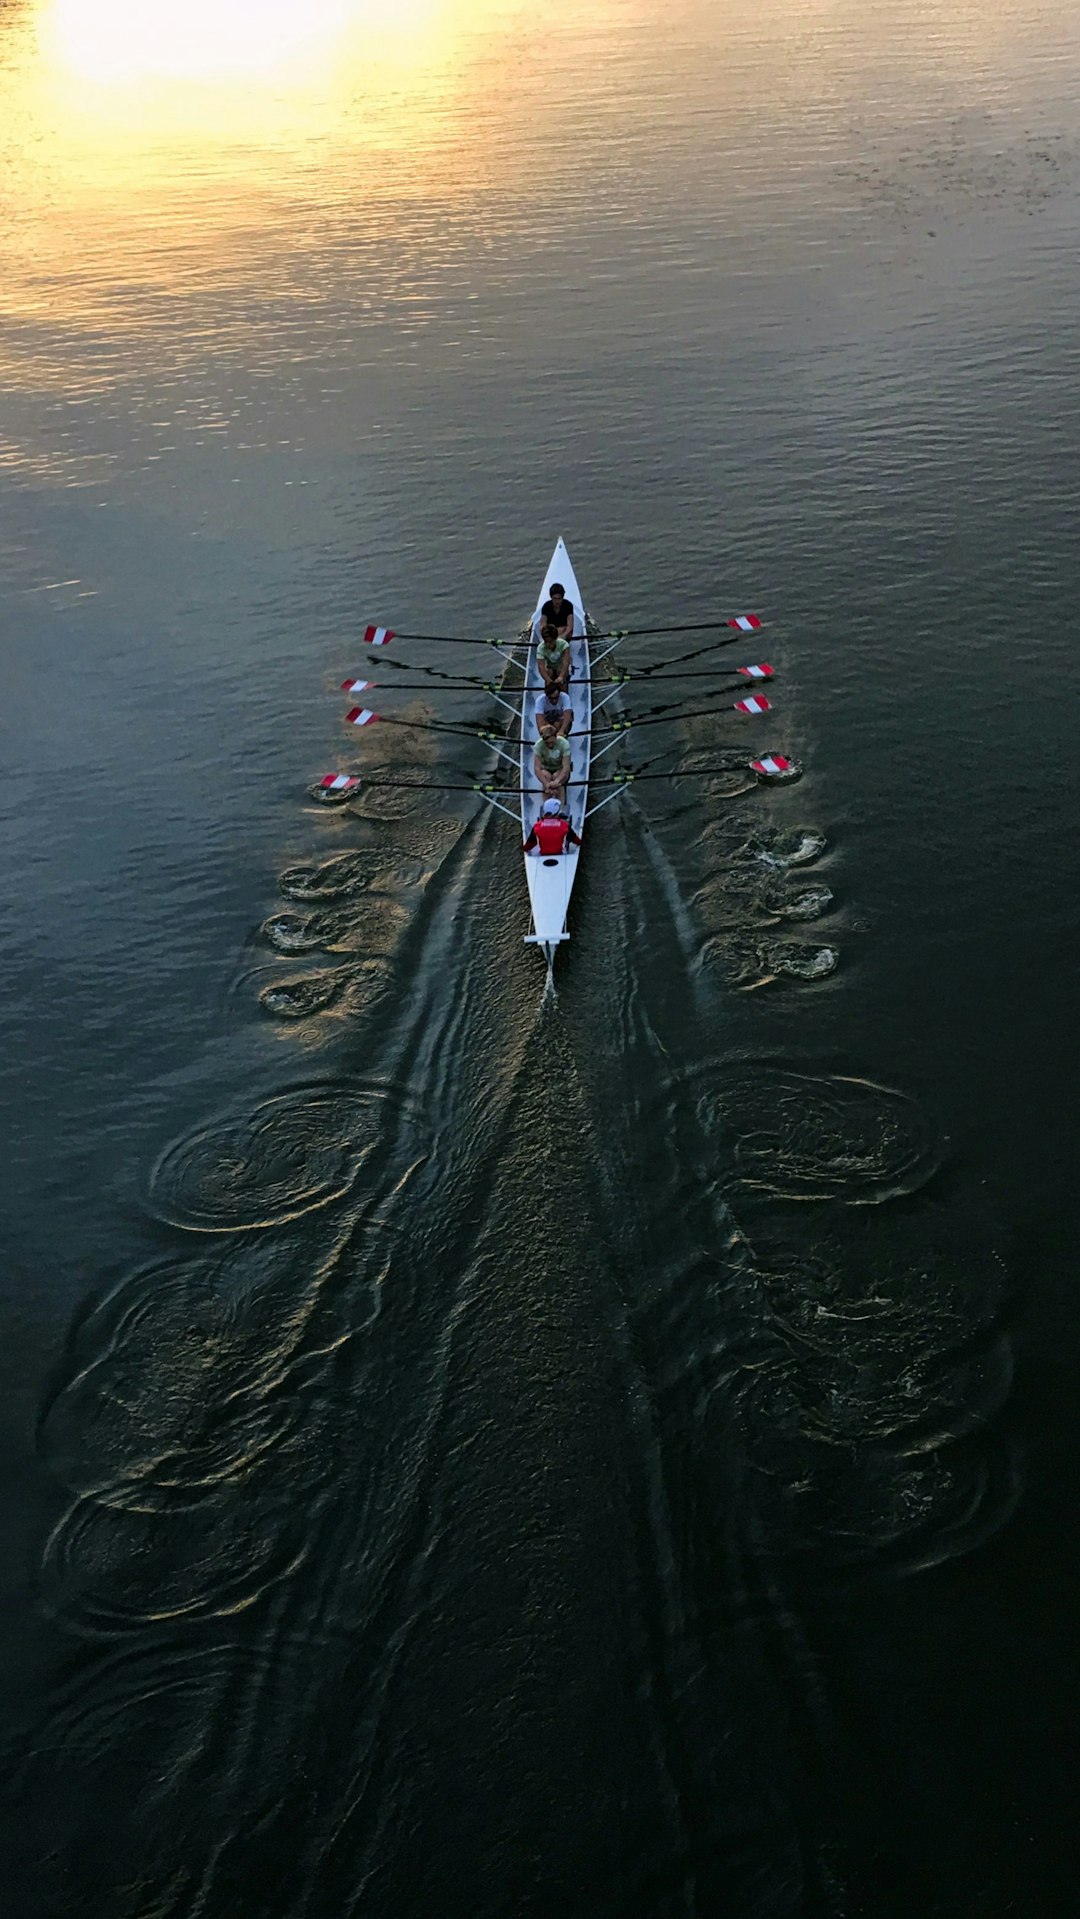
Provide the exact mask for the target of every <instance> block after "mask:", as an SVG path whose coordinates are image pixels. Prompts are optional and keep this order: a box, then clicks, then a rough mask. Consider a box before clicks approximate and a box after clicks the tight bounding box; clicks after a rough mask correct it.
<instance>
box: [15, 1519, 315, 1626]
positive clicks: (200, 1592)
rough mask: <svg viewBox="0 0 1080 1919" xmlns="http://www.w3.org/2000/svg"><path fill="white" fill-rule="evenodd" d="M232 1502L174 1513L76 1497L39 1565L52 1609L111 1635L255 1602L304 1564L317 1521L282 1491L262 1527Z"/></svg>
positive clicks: (222, 1613) (221, 1613)
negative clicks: (242, 1520)
mask: <svg viewBox="0 0 1080 1919" xmlns="http://www.w3.org/2000/svg"><path fill="white" fill-rule="evenodd" d="M231 1506H232V1502H226V1501H217V1502H214V1503H212V1504H210V1505H208V1506H207V1507H205V1508H203V1509H200V1510H195V1511H193V1510H190V1509H186V1510H180V1511H172V1512H170V1513H169V1515H168V1518H167V1520H166V1519H163V1518H162V1517H161V1516H160V1515H159V1514H158V1513H157V1512H148V1513H147V1512H139V1511H133V1510H132V1509H131V1508H129V1507H126V1506H120V1507H118V1506H113V1505H111V1504H109V1503H108V1501H105V1500H102V1499H97V1498H80V1499H77V1500H76V1501H75V1502H74V1503H73V1504H72V1505H71V1506H70V1507H69V1508H68V1511H67V1512H66V1513H65V1514H64V1516H63V1518H62V1519H61V1520H60V1522H59V1524H58V1525H57V1527H56V1528H55V1530H54V1532H53V1534H52V1537H51V1538H50V1540H49V1542H48V1545H47V1546H46V1549H45V1553H44V1555H43V1559H42V1565H41V1580H42V1593H43V1598H44V1602H45V1607H46V1610H47V1611H48V1612H49V1613H50V1615H51V1616H53V1617H54V1618H57V1619H59V1620H60V1621H61V1622H62V1623H63V1624H64V1625H65V1626H66V1627H67V1628H68V1629H69V1630H71V1631H75V1632H79V1633H83V1634H86V1635H89V1636H96V1635H99V1634H100V1635H103V1636H106V1637H111V1636H112V1635H113V1634H114V1633H116V1632H118V1631H124V1630H130V1629H132V1628H136V1627H140V1626H146V1625H151V1624H160V1623H163V1622H165V1621H167V1620H174V1619H180V1618H187V1619H191V1618H223V1617H226V1616H230V1615H233V1614H235V1613H238V1612H240V1611H243V1610H244V1609H246V1608H247V1607H248V1606H251V1605H254V1604H255V1603H256V1601H257V1600H259V1599H260V1598H261V1597H262V1595H263V1594H265V1593H267V1592H268V1591H269V1590H270V1589H271V1588H272V1587H275V1586H278V1585H280V1584H281V1582H282V1581H283V1580H287V1579H289V1578H291V1577H292V1575H293V1574H294V1573H295V1572H296V1571H297V1569H298V1568H299V1566H300V1565H301V1564H302V1563H303V1560H304V1558H305V1556H306V1554H307V1551H308V1547H309V1540H310V1521H309V1518H308V1516H307V1514H306V1512H304V1511H301V1510H297V1509H296V1508H295V1507H294V1508H293V1509H292V1510H290V1509H289V1505H288V1502H287V1501H286V1500H285V1499H284V1498H283V1500H282V1503H281V1507H280V1510H279V1512H278V1513H277V1514H276V1520H277V1523H276V1524H275V1525H273V1526H267V1527H266V1528H265V1529H264V1530H263V1531H262V1532H261V1533H260V1532H258V1531H256V1530H253V1529H249V1528H247V1527H245V1526H243V1525H241V1524H238V1523H237V1519H236V1515H235V1512H234V1511H232V1510H231Z"/></svg>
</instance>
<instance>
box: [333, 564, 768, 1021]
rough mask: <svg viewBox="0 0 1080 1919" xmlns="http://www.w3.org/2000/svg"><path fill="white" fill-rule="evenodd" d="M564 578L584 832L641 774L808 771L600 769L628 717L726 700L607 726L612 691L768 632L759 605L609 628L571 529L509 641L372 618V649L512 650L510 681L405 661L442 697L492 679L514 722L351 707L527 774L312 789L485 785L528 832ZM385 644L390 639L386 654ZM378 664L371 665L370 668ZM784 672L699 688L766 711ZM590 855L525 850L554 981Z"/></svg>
mask: <svg viewBox="0 0 1080 1919" xmlns="http://www.w3.org/2000/svg"><path fill="white" fill-rule="evenodd" d="M554 581H559V582H560V583H561V585H562V587H563V588H564V591H565V593H566V597H567V599H568V600H569V601H570V602H571V604H572V606H573V608H574V629H573V633H572V635H571V640H570V670H571V677H570V696H571V701H572V705H573V720H572V724H571V733H570V737H571V748H572V758H571V771H570V778H569V781H568V783H567V787H566V797H565V810H566V812H567V813H568V814H569V818H570V824H571V826H572V827H573V829H574V832H575V833H576V834H577V835H578V837H579V839H580V838H581V837H582V835H583V831H584V827H585V823H586V821H587V820H589V819H591V818H592V817H593V816H594V815H595V814H596V813H599V812H600V811H601V809H602V808H603V807H605V806H610V805H611V804H612V802H613V801H614V800H616V799H618V798H620V797H621V796H622V795H623V794H625V793H626V792H627V791H628V790H629V787H630V785H631V783H632V782H634V781H636V780H639V779H646V780H672V779H709V778H711V777H712V776H713V775H714V774H727V773H731V772H736V771H738V770H740V769H742V768H745V769H746V770H748V771H750V772H752V773H753V774H754V775H755V777H756V778H757V779H758V780H759V781H761V782H762V783H766V782H768V783H772V782H775V781H790V780H793V779H798V778H799V776H800V773H801V771H802V768H801V767H800V766H799V764H798V762H797V761H794V760H791V759H789V758H788V757H787V756H786V755H784V754H782V753H773V754H767V755H765V757H764V758H761V759H751V760H747V759H746V758H745V757H744V756H743V755H739V756H738V757H737V758H735V759H734V760H732V759H722V760H718V761H716V762H715V763H713V762H710V763H709V764H707V765H704V766H702V765H696V766H693V767H678V766H675V767H672V766H667V767H665V768H664V769H663V770H662V771H657V770H655V768H652V769H650V762H649V761H646V762H645V766H644V767H638V768H637V769H636V770H633V771H630V772H626V771H623V770H622V769H619V770H617V771H616V772H615V773H614V774H610V773H608V771H607V769H606V768H605V769H604V774H605V775H606V777H604V776H601V777H599V778H598V777H597V772H596V762H597V761H598V760H599V759H601V758H602V757H603V755H604V754H605V753H609V752H611V750H612V749H613V748H614V747H616V746H618V745H620V744H621V742H622V741H623V740H624V739H625V737H626V732H627V728H628V727H629V726H630V725H631V724H632V723H636V724H637V725H639V726H643V727H651V726H657V725H664V724H667V723H669V722H670V720H671V719H672V718H676V717H677V718H680V719H696V718H699V717H703V716H704V715H705V714H710V715H711V714H712V713H713V711H714V709H713V708H712V706H711V705H710V706H707V707H705V708H702V707H700V706H698V707H695V708H693V709H692V710H691V711H690V712H687V711H686V710H685V702H686V699H687V697H690V698H693V697H694V696H693V695H690V696H687V695H685V694H684V695H682V696H681V697H680V698H678V699H676V700H674V701H672V702H669V703H667V704H661V705H659V706H653V707H646V709H645V711H644V713H642V714H640V715H639V716H638V717H637V720H636V722H632V721H631V716H630V715H629V714H628V713H626V712H625V710H623V711H621V712H620V714H619V717H618V718H617V719H612V718H611V717H610V716H606V717H605V719H604V721H603V722H602V724H601V725H600V726H599V727H598V726H597V718H598V715H599V714H600V713H601V712H602V710H603V708H604V707H605V706H607V705H608V704H609V702H610V701H612V700H615V699H618V698H619V697H620V695H621V691H622V688H623V687H624V686H625V683H626V682H627V681H628V680H630V679H637V678H639V677H640V678H642V679H643V680H644V679H647V678H648V677H649V676H650V675H652V674H655V673H658V672H660V671H661V670H663V671H664V672H665V673H666V674H670V673H671V669H672V668H677V667H679V666H680V665H682V664H683V663H684V662H687V661H694V660H698V659H700V658H702V657H703V656H705V655H708V654H712V653H715V652H716V651H717V650H718V649H719V648H720V647H725V646H731V645H734V644H735V643H736V641H738V640H740V639H741V638H742V636H743V635H744V634H748V633H756V632H757V631H758V630H759V628H760V627H761V624H762V622H761V620H760V618H759V617H758V615H757V614H756V613H736V614H727V615H725V616H724V617H723V618H720V619H715V620H704V621H702V620H698V621H692V622H688V623H686V624H681V625H664V626H642V627H633V628H626V627H616V628H614V629H612V630H611V631H610V632H606V633H601V632H600V631H599V629H598V628H597V627H595V626H593V625H592V623H591V621H590V620H589V617H588V615H587V613H586V611H585V607H584V603H583V600H582V594H581V588H580V586H579V585H578V580H577V575H576V574H575V572H574V569H573V566H572V564H571V561H570V555H569V554H568V552H567V550H566V545H565V543H564V541H563V540H562V539H559V540H557V541H556V544H555V551H554V552H553V554H552V556H551V561H550V563H549V565H548V569H547V572H546V573H545V574H544V579H543V584H542V585H541V588H540V593H539V597H538V599H537V603H536V610H535V611H534V613H533V614H532V616H531V618H530V620H529V621H528V622H527V624H526V626H525V627H524V628H523V630H522V632H521V634H520V635H519V637H518V638H517V639H516V640H507V641H504V640H500V639H498V638H489V639H486V640H481V639H480V638H479V636H477V635H471V636H470V635H465V634H455V633H411V632H410V633H402V632H395V630H394V629H392V628H390V627H387V626H376V625H369V626H367V627H366V628H365V629H364V633H363V641H364V643H365V644H366V645H367V646H369V647H371V649H372V654H371V658H372V659H374V658H375V657H378V658H379V659H380V660H381V659H384V658H385V655H384V653H383V652H382V649H383V648H385V647H387V646H389V644H390V642H391V641H392V640H394V639H395V638H397V639H398V640H406V641H417V642H423V643H428V642H431V643H439V644H440V645H450V646H476V645H481V644H482V645H487V646H489V647H491V648H493V649H494V650H495V651H496V652H497V653H499V654H501V656H502V658H503V660H504V662H505V664H506V669H507V671H508V672H509V673H511V674H513V675H514V676H515V678H514V679H513V680H512V681H508V680H507V679H506V678H505V677H504V679H503V681H502V683H501V684H499V685H497V684H496V683H495V682H494V681H493V680H489V679H481V678H479V677H477V676H476V675H474V674H459V673H453V672H444V671H443V670H442V668H440V667H435V666H429V665H428V664H426V663H425V662H422V661H418V662H415V663H412V664H406V663H405V662H400V665H402V666H404V667H405V671H406V672H410V671H411V672H412V673H413V675H414V677H413V678H411V679H408V680H397V682H396V683H397V686H398V687H399V688H400V690H401V691H402V692H405V691H409V692H419V691H421V690H423V691H424V692H425V693H426V694H428V695H431V696H432V697H434V695H435V694H436V693H439V692H445V693H447V694H448V695H451V696H453V697H457V694H458V689H459V688H460V687H462V686H472V687H476V688H477V689H482V690H483V691H484V692H486V693H487V694H488V695H489V696H490V697H492V698H494V700H495V701H496V703H497V704H498V705H499V706H501V707H502V708H503V709H504V711H505V712H506V714H507V715H508V716H509V723H508V724H507V723H504V725H503V727H502V728H498V727H482V728H479V729H477V728H476V727H474V726H470V725H467V724H464V725H463V724H460V723H455V722H452V721H446V720H416V719H409V718H405V717H404V716H402V715H397V716H395V715H393V714H380V713H377V712H375V711H374V709H373V708H371V707H368V706H364V707H360V706H357V707H354V708H353V709H352V710H351V711H350V712H349V713H347V714H346V716H345V717H346V720H347V722H348V723H349V724H350V725H353V726H362V727H367V726H371V725H372V724H373V723H374V722H376V721H378V720H380V719H382V720H384V721H385V722H386V723H387V724H389V725H391V726H395V727H402V728H405V729H407V730H410V731H412V730H421V731H427V732H434V733H443V734H466V735H467V736H469V737H471V738H479V739H481V740H483V741H484V742H485V743H486V744H487V745H488V746H489V747H490V748H491V749H492V751H493V752H494V754H495V756H496V758H497V759H498V760H501V761H503V762H505V763H506V764H507V765H508V766H510V767H511V768H512V769H513V777H514V779H515V780H516V782H517V784H516V785H511V784H510V783H509V782H508V779H507V775H506V773H505V772H503V773H501V774H499V773H498V772H497V774H496V777H494V778H487V779H481V780H475V781H473V782H472V783H471V784H470V785H464V784H462V782H461V781H455V780H450V781H438V782H436V781H432V780H431V779H430V778H426V779H414V778H408V777H406V778H399V777H398V776H397V775H396V774H395V773H393V772H392V773H391V774H390V776H389V777H386V776H384V775H380V776H378V777H377V778H375V779H370V778H368V777H367V776H365V775H364V774H361V773H342V772H337V773H326V774H324V775H323V777H322V779H321V780H320V781H319V782H318V784H317V785H316V786H314V787H312V788H311V789H310V791H311V795H312V798H313V799H317V800H319V801H321V802H323V803H327V804H340V803H342V802H345V801H348V800H351V799H355V798H358V797H359V796H360V794H361V793H362V792H364V791H365V790H373V789H375V788H384V787H385V788H401V789H421V790H423V791H439V790H441V791H444V792H450V793H461V792H474V793H479V794H481V795H482V797H483V798H484V800H485V801H486V802H487V803H488V805H489V806H492V807H494V808H496V809H497V810H498V811H499V812H500V813H505V814H506V816H507V818H508V819H512V820H513V821H514V824H515V826H516V825H517V823H518V819H519V814H520V823H521V827H522V830H523V834H524V838H525V839H526V840H528V838H529V836H530V833H531V831H532V828H533V826H534V825H535V823H536V818H537V815H538V813H539V811H540V807H541V801H542V789H541V786H540V782H539V780H538V779H537V777H536V772H535V768H534V765H533V755H534V751H535V744H536V738H537V716H536V709H537V704H538V701H539V697H540V694H541V691H542V688H543V679H542V675H541V673H540V667H539V663H538V661H537V644H538V640H539V625H540V609H541V607H542V606H543V604H544V601H545V600H546V599H547V598H548V597H549V594H550V590H551V586H552V583H553V582H554ZM719 632H723V633H724V637H723V638H718V639H713V640H710V641H709V642H708V643H707V644H706V645H704V646H696V647H694V648H693V649H692V650H691V651H690V652H689V653H684V654H682V655H681V656H679V657H678V658H676V659H674V660H668V661H661V660H654V661H652V662H651V663H650V664H648V665H646V666H644V667H641V668H639V669H637V670H635V671H634V672H633V673H630V672H618V673H616V672H613V671H612V670H611V669H610V668H608V670H607V671H606V673H605V674H604V675H603V676H600V675H598V674H597V671H596V669H597V667H598V666H599V665H600V664H601V662H602V661H604V660H606V659H607V658H608V655H609V654H611V653H613V652H614V651H615V648H616V647H617V646H619V645H620V644H621V643H622V641H623V640H627V639H635V638H646V637H649V638H660V639H664V638H667V637H668V636H669V635H678V634H682V633H699V634H700V633H713V634H716V633H719ZM376 649H379V651H378V653H377V655H376ZM387 664H388V665H395V666H396V665H398V664H399V663H398V662H394V661H389V660H388V661H387ZM366 670H367V669H366V668H365V672H366ZM517 674H520V675H521V679H520V682H518V681H517V679H516V675H517ZM773 675H774V669H773V667H772V666H771V665H769V664H768V662H762V663H760V664H747V665H743V666H738V667H734V668H731V669H729V677H734V678H735V680H736V681H737V682H739V681H741V687H740V686H738V685H735V686H732V685H728V686H724V687H717V688H715V689H713V691H712V692H711V693H701V694H699V695H697V698H698V699H699V700H701V699H708V700H713V699H717V698H719V699H726V700H727V702H728V704H729V706H730V708H731V710H732V711H733V712H735V713H738V714H740V715H741V716H742V717H743V718H746V717H752V716H754V715H757V714H761V713H766V712H769V711H770V710H771V701H770V700H768V699H767V698H765V696H764V695H763V694H762V693H759V692H756V691H755V692H754V693H753V694H751V693H750V692H749V691H748V690H747V682H750V683H751V684H753V685H754V686H755V687H756V686H758V685H759V684H760V683H761V682H762V681H766V680H771V679H772V678H773ZM673 677H675V678H683V679H686V678H689V679H699V678H703V677H709V669H706V670H705V672H702V671H701V670H700V669H695V670H694V671H692V672H690V673H689V674H678V673H675V674H674V675H673ZM393 683H394V681H393V680H391V682H390V684H393ZM595 686H604V687H606V688H607V690H606V692H604V693H603V695H602V697H601V698H599V699H594V698H593V696H592V695H593V688H594V687H595ZM374 688H375V681H374V680H369V679H367V678H362V679H361V678H355V677H354V678H350V679H348V680H345V681H343V682H342V689H341V690H342V692H344V693H349V694H353V695H357V694H363V693H364V692H366V691H367V690H369V689H371V690H374ZM736 691H740V692H742V694H743V696H742V697H740V698H738V699H736V700H732V699H731V695H732V693H733V692H736ZM601 737H602V738H603V744H602V745H601V746H599V747H597V746H596V745H595V742H596V740H597V739H598V738H601ZM667 757H668V755H667V753H665V752H661V753H660V754H658V755H654V760H655V759H656V758H663V759H666V758H667ZM590 785H591V786H592V789H593V791H594V792H595V791H596V789H597V788H598V787H603V788H604V789H606V790H605V793H604V797H603V798H602V799H595V798H594V800H593V802H592V804H591V805H590V804H589V789H590ZM512 797H516V798H517V801H518V804H517V806H516V807H513V808H511V807H510V806H508V805H507V804H506V802H507V800H509V799H511V798H512ZM580 857H581V854H580V849H579V847H577V846H575V845H573V844H571V843H569V842H568V843H567V847H566V850H565V852H563V853H560V854H555V855H551V854H543V853H540V852H530V853H526V854H525V879H526V884H527V887H528V893H529V909H530V919H531V925H532V931H531V932H529V933H526V935H525V940H526V943H527V944H528V945H532V946H539V947H540V948H541V950H542V952H543V954H544V957H545V959H546V961H547V969H548V983H549V986H550V985H551V984H552V968H553V965H554V958H555V953H556V950H557V949H558V947H559V946H560V945H561V944H562V942H563V941H564V940H567V939H569V937H570V932H569V926H568V916H569V910H570V896H571V894H572V892H573V889H574V881H575V879H576V878H577V869H578V861H579V859H580Z"/></svg>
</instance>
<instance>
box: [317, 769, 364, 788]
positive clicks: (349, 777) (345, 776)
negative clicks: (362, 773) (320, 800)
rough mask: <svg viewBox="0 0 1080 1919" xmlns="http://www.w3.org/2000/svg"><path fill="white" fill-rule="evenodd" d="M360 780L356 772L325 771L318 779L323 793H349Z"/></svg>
mask: <svg viewBox="0 0 1080 1919" xmlns="http://www.w3.org/2000/svg"><path fill="white" fill-rule="evenodd" d="M359 784H360V780H359V777H358V775H357V774H356V773H327V774H325V775H324V776H323V778H322V779H321V780H320V781H319V785H320V786H321V787H322V790H323V792H324V793H351V792H352V789H353V787H354V786H359Z"/></svg>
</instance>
